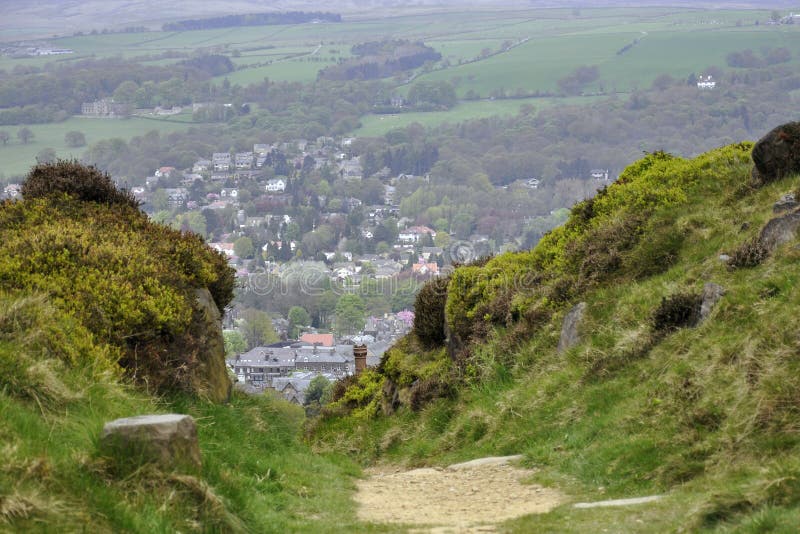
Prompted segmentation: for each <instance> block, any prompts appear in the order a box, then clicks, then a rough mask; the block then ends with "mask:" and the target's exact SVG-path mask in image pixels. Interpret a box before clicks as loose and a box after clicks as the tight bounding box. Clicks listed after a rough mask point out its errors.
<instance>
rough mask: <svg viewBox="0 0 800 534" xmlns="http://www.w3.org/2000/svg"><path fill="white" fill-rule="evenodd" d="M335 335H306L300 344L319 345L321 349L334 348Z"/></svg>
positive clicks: (301, 338)
mask: <svg viewBox="0 0 800 534" xmlns="http://www.w3.org/2000/svg"><path fill="white" fill-rule="evenodd" d="M333 341H334V339H333V334H311V333H305V334H303V335H302V336H300V342H301V343H305V344H307V345H312V346H313V345H319V346H321V347H332V346H333Z"/></svg>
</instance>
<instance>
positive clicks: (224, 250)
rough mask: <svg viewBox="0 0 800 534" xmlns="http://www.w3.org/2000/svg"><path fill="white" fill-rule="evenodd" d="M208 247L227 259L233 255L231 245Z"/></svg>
mask: <svg viewBox="0 0 800 534" xmlns="http://www.w3.org/2000/svg"><path fill="white" fill-rule="evenodd" d="M208 246H209V247H211V248H213V249H214V250H216V251H217V252H222V253H223V254H225V255H226V256H228V257H229V258H230V257H232V256H233V255H234V252H233V243H209V244H208Z"/></svg>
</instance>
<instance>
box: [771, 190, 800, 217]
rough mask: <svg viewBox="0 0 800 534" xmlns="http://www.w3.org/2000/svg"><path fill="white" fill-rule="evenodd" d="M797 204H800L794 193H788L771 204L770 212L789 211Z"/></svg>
mask: <svg viewBox="0 0 800 534" xmlns="http://www.w3.org/2000/svg"><path fill="white" fill-rule="evenodd" d="M797 206H800V203H798V202H797V200H795V198H794V193H789V194H786V195H783V196H782V197H781V199H780V200H779V201H777V202H776V203H775V204H773V205H772V212H773V213H781V212H784V211H790V210H793V209H795V208H796V207H797Z"/></svg>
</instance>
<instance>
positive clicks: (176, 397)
mask: <svg viewBox="0 0 800 534" xmlns="http://www.w3.org/2000/svg"><path fill="white" fill-rule="evenodd" d="M23 196H24V200H23V201H18V202H12V201H4V202H2V203H0V249H2V258H3V259H2V261H0V458H2V462H0V464H2V465H0V531H3V532H7V531H10V532H142V533H152V532H190V531H204V532H340V531H341V528H345V529H348V530H353V531H355V530H357V531H367V532H368V531H371V530H372V531H375V530H380V529H377V528H373V527H371V526H370V525H354V520H353V519H352V518H353V504H352V503H351V501H350V495H351V494H352V492H353V490H354V483H353V478H354V476H355V475H357V474H358V469H357V467H356V465H355V464H354V463H352V462H351V461H349V460H347V459H346V458H345V457H343V456H337V455H335V454H312V452H311V451H310V449H309V448H308V447H307V446H306V445H304V444H303V443H302V442H301V441H300V439H299V437H300V435H299V432H300V429H301V424H302V422H303V418H304V414H303V411H302V410H301V409H300V408H296V407H292V406H290V405H289V404H287V403H285V402H282V401H278V400H275V399H272V398H271V397H267V396H260V397H252V396H244V395H238V394H236V393H234V394H233V397H232V399H230V402H228V403H214V402H210V401H206V400H203V399H207V398H214V397H213V396H212V395H213V394H214V392H213V391H212V390H211V388H212V387H213V384H214V383H215V382H216V383H219V384H221V385H222V386H223V388H224V390H223V392H222V394H223V395H224V396H223V398H224V397H225V396H227V394H228V391H229V387H230V384H229V381H228V380H227V377H226V375H225V368H224V361H223V355H222V352H221V350H222V349H221V343H222V339H221V338H222V332H221V326H220V325H218V324H211V323H209V322H208V320H207V319H206V318H205V317H207V315H208V314H206V313H204V312H203V308H198V307H197V306H198V305H197V303H196V301H197V296H196V295H197V291H199V290H202V291H206V289H201V288H207V290H208V291H207V294H208V295H210V298H213V299H214V301H216V303H217V305H218V306H219V307H220V308H224V306H225V305H226V303H227V302H229V301H230V298H231V297H232V290H233V288H232V285H233V279H232V274H231V273H230V269H229V268H228V267H227V263H226V261H225V260H224V258H222V257H221V256H219V255H218V254H217V253H216V252H214V251H212V250H211V249H210V248H208V247H207V246H206V245H205V244H204V243H203V241H202V240H201V239H199V238H197V236H194V235H193V234H188V233H181V232H177V231H174V230H171V229H169V228H166V227H162V226H160V225H157V224H155V223H152V222H150V221H149V220H148V218H147V216H146V215H145V214H144V213H142V212H140V211H138V209H136V203H135V201H134V200H133V199H132V197H130V196H129V195H127V194H126V193H124V192H120V191H118V190H116V189H115V188H114V186H113V184H112V183H111V181H110V180H109V179H108V177H104V176H102V175H101V174H100V173H99V172H97V171H93V170H90V169H86V168H85V167H81V166H80V165H78V164H75V163H69V162H61V163H58V164H55V165H47V166H39V167H37V168H35V169H34V170H33V171H32V172H31V174H29V177H28V179H27V181H26V182H25V184H24V186H23ZM214 301H210V300H208V301H206V303H207V305H208V306H213V305H214ZM201 305H202V303H201ZM215 327H216V329H215ZM215 330H216V331H218V332H217V333H216V336H217V338H218V342H215V341H214V340H215V339H216V338H215ZM215 348H216V351H215ZM215 354H216V355H215ZM213 358H216V360H214V361H212V359H213ZM214 363H218V364H219V366H221V368H222V371H220V372H221V373H222V376H221V377H220V376H219V374H217V375H216V376H214V374H213V369H215V368H216V369H219V368H218V367H214V365H212V364H214ZM217 398H218V396H217ZM170 412H173V413H175V412H177V413H183V414H190V415H192V416H194V418H195V420H196V421H197V425H198V431H199V444H200V450H201V454H202V462H203V465H202V469H201V470H199V472H198V471H194V472H190V473H187V472H185V471H171V470H169V469H164V468H156V467H154V466H152V465H150V464H146V465H143V466H139V465H137V464H136V463H135V462H134V461H133V459H132V458H125V457H122V458H120V457H113V456H110V455H109V454H108V453H106V452H104V451H103V449H101V447H100V446H99V437H100V434H101V430H102V428H103V425H104V423H106V422H108V421H111V420H114V419H117V418H121V417H131V416H136V415H143V414H153V413H170Z"/></svg>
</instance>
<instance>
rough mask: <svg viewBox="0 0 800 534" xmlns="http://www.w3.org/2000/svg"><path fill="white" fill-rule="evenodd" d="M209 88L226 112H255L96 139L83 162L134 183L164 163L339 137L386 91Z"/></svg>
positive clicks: (275, 85) (368, 86) (277, 85)
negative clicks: (226, 104)
mask: <svg viewBox="0 0 800 534" xmlns="http://www.w3.org/2000/svg"><path fill="white" fill-rule="evenodd" d="M148 87H150V84H149V83H145V84H143V85H142V86H141V87H139V88H138V89H136V88H135V87H133V86H131V87H130V89H132V92H131V94H136V93H137V92H140V91H143V90H144V91H145V92H146V90H147V88H148ZM176 87H177V85H176ZM211 87H212V88H214V89H215V91H218V92H216V93H213V95H212V96H213V98H223V99H224V100H229V101H232V102H235V103H236V104H234V105H233V106H231V109H234V110H239V109H241V106H240V105H239V103H241V102H249V103H252V104H255V107H256V110H255V111H252V112H250V113H243V114H238V115H236V114H235V115H234V116H233V117H232V118H230V119H229V120H228V122H227V123H224V124H205V125H203V126H197V127H191V128H189V129H188V130H187V131H185V132H175V133H171V134H169V135H167V136H160V135H159V134H158V133H157V132H151V133H149V134H148V135H146V136H142V137H137V138H134V139H133V140H131V141H130V142H129V143H126V142H125V141H123V140H121V139H112V140H105V141H101V142H99V143H95V144H94V145H92V146H91V147H90V148H89V150H88V152H87V154H86V159H87V161H88V162H90V163H93V164H96V165H98V166H99V167H100V168H101V169H103V170H105V171H108V172H110V173H112V174H113V175H114V176H121V177H127V178H129V179H131V180H135V179H143V178H144V177H145V176H147V175H148V174H149V173H152V172H153V169H156V168H158V167H161V166H163V165H170V166H174V167H177V168H179V169H182V168H187V167H190V166H191V165H192V164H193V163H194V162H195V161H196V160H197V159H200V158H201V157H206V158H207V157H208V156H210V155H211V153H213V152H228V151H230V150H234V151H249V150H252V148H253V144H255V143H273V142H277V141H290V140H292V139H299V138H303V139H316V138H317V137H320V136H328V135H344V134H346V133H348V132H351V131H352V130H353V129H355V128H357V127H358V124H359V123H358V118H359V117H360V116H361V115H364V114H366V113H368V111H369V108H370V104H369V103H370V102H373V101H374V99H375V95H376V94H378V93H380V92H381V91H384V90H385V88H384V87H383V86H382V85H381V84H380V83H379V82H370V83H361V84H356V83H352V82H348V83H333V82H317V83H315V84H306V85H303V84H300V83H289V82H270V81H264V82H261V83H259V84H252V85H249V86H246V87H242V86H239V85H233V86H230V85H228V86H227V87H226V88H223V87H219V86H211ZM123 89H125V88H124V87H123Z"/></svg>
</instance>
